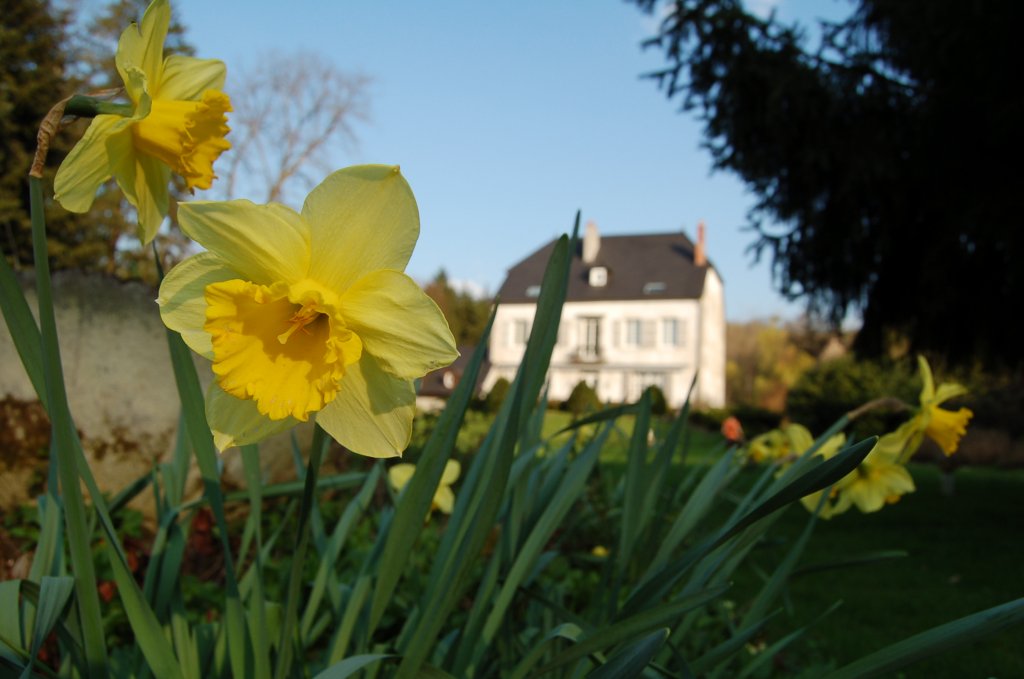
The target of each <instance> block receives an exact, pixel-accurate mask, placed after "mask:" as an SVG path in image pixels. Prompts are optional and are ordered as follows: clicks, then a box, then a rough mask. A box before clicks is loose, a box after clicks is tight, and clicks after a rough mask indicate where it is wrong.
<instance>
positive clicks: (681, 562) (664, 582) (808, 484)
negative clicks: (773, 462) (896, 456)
mask: <svg viewBox="0 0 1024 679" xmlns="http://www.w3.org/2000/svg"><path fill="white" fill-rule="evenodd" d="M876 440H877V439H875V438H870V439H867V440H864V441H861V442H860V443H857V444H855V445H853V446H850V447H849V448H846V449H844V450H843V451H841V452H839V453H838V454H837V455H836V456H835V457H833V458H831V459H829V460H824V461H822V462H820V463H817V464H815V466H813V467H811V468H810V469H809V470H807V471H805V472H804V473H803V474H802V475H801V476H799V477H797V478H795V479H793V480H792V481H790V482H789V483H788V484H787V485H785V486H784V487H782V488H781V489H780V490H778V491H777V492H776V493H775V494H773V495H772V496H770V497H769V498H767V499H766V500H764V501H763V502H762V503H760V504H759V505H757V506H756V507H754V508H753V509H751V510H750V511H749V512H747V513H746V514H744V515H743V516H742V517H739V518H737V519H735V520H733V521H730V522H729V523H727V524H726V525H725V526H723V527H722V528H721V529H720V530H719V531H718V532H717V533H715V534H712V535H710V536H708V537H707V538H705V539H704V540H702V541H701V542H700V543H698V544H697V545H695V546H694V547H692V548H691V549H689V550H688V551H687V552H686V553H685V554H684V555H683V556H682V557H681V558H680V559H678V560H677V561H674V562H671V563H669V564H668V565H666V566H665V567H664V568H662V569H661V570H660V571H659V572H658V573H656V574H653V575H652V576H651V577H649V578H648V579H647V580H646V581H645V583H644V584H643V585H641V586H640V587H639V588H637V589H636V590H634V591H633V593H632V594H631V595H630V597H629V599H628V600H627V601H626V604H625V605H624V606H623V607H622V615H623V616H628V615H632V614H634V613H636V612H637V611H639V610H643V608H644V607H646V606H647V605H649V604H650V603H651V602H652V601H656V600H658V599H659V598H661V597H662V596H664V595H665V594H666V593H667V592H668V591H669V590H671V589H672V587H673V586H675V584H676V583H677V582H679V579H680V578H681V577H682V576H683V575H684V574H685V573H686V571H687V570H689V568H690V567H691V566H692V565H693V564H695V563H696V562H698V561H699V560H701V559H702V558H704V556H705V555H707V554H708V553H710V552H711V551H712V550H713V549H715V548H716V547H718V546H720V545H722V544H723V543H724V542H725V541H726V540H728V539H729V538H731V537H732V536H733V535H736V534H737V533H739V532H740V531H742V530H744V529H745V528H747V527H748V526H750V525H751V524H753V523H754V522H756V521H759V520H760V519H763V518H764V517H766V516H768V515H769V514H771V513H773V512H775V511H777V510H779V509H781V508H783V507H785V506H786V505H789V504H791V503H793V502H796V501H797V500H799V499H800V498H802V497H803V496H805V495H810V494H811V493H814V492H816V491H819V490H823V489H825V488H827V487H829V486H831V485H832V484H833V483H835V482H836V481H838V480H839V479H841V478H843V477H844V476H846V475H847V474H849V473H850V472H851V471H853V470H854V469H856V468H857V465H859V464H860V463H861V462H862V461H863V460H864V458H865V457H867V455H868V453H869V452H871V449H872V448H874V446H875V441H876Z"/></svg>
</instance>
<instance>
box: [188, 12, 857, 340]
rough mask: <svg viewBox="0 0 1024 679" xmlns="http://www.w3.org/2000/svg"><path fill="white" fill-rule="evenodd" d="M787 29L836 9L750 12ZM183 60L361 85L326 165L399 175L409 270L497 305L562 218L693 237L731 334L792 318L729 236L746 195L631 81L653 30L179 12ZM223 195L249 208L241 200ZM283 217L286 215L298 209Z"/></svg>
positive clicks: (613, 16)
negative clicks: (348, 131)
mask: <svg viewBox="0 0 1024 679" xmlns="http://www.w3.org/2000/svg"><path fill="white" fill-rule="evenodd" d="M755 4H756V9H758V10H759V11H765V10H766V9H767V8H769V7H772V6H775V7H776V8H777V10H778V11H779V13H780V15H781V16H783V17H784V18H786V19H800V20H802V21H813V19H814V18H815V17H819V16H822V17H833V18H834V17H836V16H841V15H842V14H843V13H845V12H846V11H847V9H848V4H847V3H845V2H837V1H835V0H818V1H817V2H813V1H810V0H800V1H798V0H780V1H779V2H771V1H770V0H760V1H759V2H757V3H755ZM172 5H173V7H174V9H175V12H176V13H177V17H178V19H179V20H180V21H181V22H182V23H183V24H184V25H185V26H186V28H187V31H188V32H187V37H188V40H189V41H190V42H191V43H192V44H194V45H195V46H196V48H197V55H198V56H202V57H209V58H219V59H222V60H223V61H225V62H226V63H227V65H228V78H229V80H230V77H231V72H232V69H242V68H245V67H246V66H247V65H249V64H251V63H253V60H254V58H255V57H256V56H257V55H258V54H260V53H263V52H268V51H276V52H279V53H292V52H297V51H306V52H315V53H318V54H320V55H321V56H322V57H323V58H325V59H328V60H330V61H331V62H333V63H334V64H335V65H337V66H338V67H339V68H341V69H343V70H351V71H359V72H361V73H363V74H365V75H367V76H369V77H370V78H371V79H372V84H371V85H370V95H369V100H370V119H369V121H368V122H366V123H360V124H358V125H357V127H356V132H357V134H358V138H359V142H358V145H357V146H356V147H355V148H339V149H338V150H337V152H336V154H334V156H335V157H334V164H335V165H337V167H343V166H345V165H351V164H357V163H388V164H399V165H401V167H402V171H403V173H404V174H405V176H406V178H407V179H408V180H409V183H410V184H411V186H412V188H413V191H414V192H415V194H416V197H417V200H418V203H419V206H420V218H421V227H422V228H421V235H420V241H419V244H418V246H417V250H416V253H415V254H414V255H413V258H412V261H411V262H410V264H409V268H408V272H409V273H410V275H412V276H413V277H415V278H417V279H418V280H421V281H425V280H427V279H429V278H431V277H432V276H433V275H434V274H435V273H436V272H437V270H438V269H440V268H442V267H443V268H444V269H446V270H447V272H448V275H449V278H450V279H453V280H456V281H466V282H469V283H472V284H476V285H478V286H480V287H482V288H484V289H485V290H486V291H488V292H491V293H493V292H495V291H496V290H497V288H498V287H499V286H500V285H501V281H502V279H503V278H504V274H505V271H506V269H507V268H508V267H510V266H511V265H513V264H514V263H515V262H517V261H518V260H520V259H522V258H523V257H524V256H526V255H527V254H529V253H530V252H532V251H533V250H535V249H536V248H538V247H540V246H541V245H542V244H544V243H545V242H547V241H548V240H550V239H551V238H552V237H554V236H556V235H558V234H560V233H562V232H564V231H567V230H568V229H570V228H571V225H572V220H573V217H574V215H575V213H576V210H577V209H580V210H582V213H583V219H584V221H586V220H594V221H595V222H596V223H597V225H598V228H599V229H600V230H601V232H602V233H606V234H628V233H656V232H667V231H676V230H680V229H683V230H685V231H686V232H687V233H688V234H690V235H691V236H692V235H693V234H694V233H695V231H696V224H697V222H698V221H699V220H704V221H705V223H706V224H707V245H708V253H709V256H710V258H711V260H712V261H713V262H714V263H715V265H716V266H717V268H718V269H719V271H720V273H721V274H722V277H723V278H724V280H725V285H726V310H727V315H728V317H729V319H730V320H748V319H751V318H758V317H761V318H763V317H769V316H772V315H779V316H783V317H792V316H795V315H797V314H798V313H799V312H800V310H801V307H800V305H798V304H789V303H786V302H785V300H784V299H783V298H782V297H781V296H780V295H778V294H777V293H776V292H774V291H773V289H772V288H771V285H770V273H769V268H768V266H767V263H766V262H762V263H761V264H760V265H758V266H756V267H752V265H751V263H752V258H751V257H750V255H748V254H747V253H746V247H747V245H748V244H749V243H750V242H751V241H752V234H751V233H749V232H745V231H743V230H742V226H743V224H744V223H745V219H744V217H745V214H746V212H747V210H748V209H749V207H750V206H751V204H752V202H753V201H752V198H751V197H750V196H749V195H748V194H747V193H746V192H745V190H744V188H743V185H742V184H741V183H740V182H739V181H738V180H737V179H736V178H734V177H733V176H732V175H728V174H725V173H715V174H711V172H710V168H711V161H710V157H709V155H708V154H707V152H705V151H703V150H702V149H701V148H700V142H701V135H700V125H699V123H698V122H697V121H695V119H694V118H693V116H692V115H689V114H683V113H680V112H679V102H678V101H669V100H667V99H666V98H665V96H664V95H663V94H662V93H661V92H660V91H659V90H658V89H657V88H656V86H655V84H654V83H653V82H651V81H648V80H643V79H641V78H640V76H641V74H643V73H645V72H648V71H650V70H652V69H654V68H657V67H658V66H660V65H662V64H663V63H664V62H663V59H662V56H661V54H660V53H659V52H657V51H655V50H647V51H643V50H641V48H640V42H641V41H642V40H643V39H644V38H645V37H649V36H650V35H651V34H652V33H653V31H654V26H655V20H654V19H653V18H651V17H649V16H647V15H645V14H643V13H642V12H640V11H639V10H638V9H636V7H634V6H632V5H627V4H625V3H623V2H619V1H618V0H591V1H587V2H584V1H583V0H578V1H569V0H547V1H542V0H518V1H513V0H494V1H490V2H483V1H469V0H462V1H437V2H412V1H408V2H406V1H399V0H391V1H382V2H341V1H337V2H305V1H302V0H293V1H292V2H280V0H277V1H275V2H269V1H263V0H178V1H177V2H174V1H173V0H172ZM237 197H246V196H244V195H240V196H237ZM295 207H298V205H295Z"/></svg>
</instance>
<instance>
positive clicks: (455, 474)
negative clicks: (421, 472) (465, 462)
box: [441, 460, 462, 486]
mask: <svg viewBox="0 0 1024 679" xmlns="http://www.w3.org/2000/svg"><path fill="white" fill-rule="evenodd" d="M460 473H462V465H461V464H459V461H458V460H448V461H447V462H445V463H444V472H443V473H442V474H441V485H442V486H450V485H452V484H453V483H455V482H456V481H458V480H459V474H460Z"/></svg>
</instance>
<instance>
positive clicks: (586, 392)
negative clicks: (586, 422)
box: [562, 380, 601, 417]
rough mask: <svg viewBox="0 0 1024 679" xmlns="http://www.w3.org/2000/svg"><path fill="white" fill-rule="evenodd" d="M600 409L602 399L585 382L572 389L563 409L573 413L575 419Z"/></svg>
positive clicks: (580, 382)
mask: <svg viewBox="0 0 1024 679" xmlns="http://www.w3.org/2000/svg"><path fill="white" fill-rule="evenodd" d="M600 407H601V399H599V398H598V397H597V392H596V391H594V388H593V387H592V386H590V385H589V384H587V383H586V382H584V381H583V380H580V381H579V382H577V383H576V386H575V387H573V388H572V393H571V394H569V398H567V399H566V400H565V403H564V404H562V408H563V409H564V410H567V411H569V412H570V413H572V414H573V415H574V416H575V417H579V416H580V415H582V414H583V413H586V412H590V411H592V410H597V409H598V408H600Z"/></svg>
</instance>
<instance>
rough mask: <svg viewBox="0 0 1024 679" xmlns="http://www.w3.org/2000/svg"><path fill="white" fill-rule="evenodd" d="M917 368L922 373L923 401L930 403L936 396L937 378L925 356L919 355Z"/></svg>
mask: <svg viewBox="0 0 1024 679" xmlns="http://www.w3.org/2000/svg"><path fill="white" fill-rule="evenodd" d="M917 369H918V371H919V372H920V373H921V403H929V402H931V400H932V399H933V398H935V380H934V379H933V378H932V368H931V366H930V365H928V361H927V360H926V359H925V357H924V356H920V355H919V356H918V357H917Z"/></svg>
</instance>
